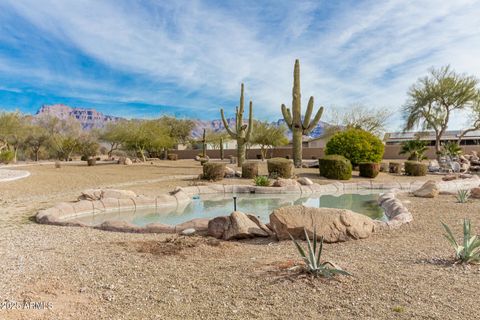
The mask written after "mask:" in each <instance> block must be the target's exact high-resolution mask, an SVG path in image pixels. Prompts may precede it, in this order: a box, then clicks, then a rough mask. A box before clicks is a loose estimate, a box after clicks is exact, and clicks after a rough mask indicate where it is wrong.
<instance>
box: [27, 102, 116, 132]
mask: <svg viewBox="0 0 480 320" xmlns="http://www.w3.org/2000/svg"><path fill="white" fill-rule="evenodd" d="M35 115H36V116H41V115H50V116H55V117H57V118H59V119H67V118H70V117H72V118H75V119H77V120H78V122H80V124H81V125H82V128H83V129H84V130H91V129H102V128H103V127H105V126H106V125H107V123H110V122H117V121H120V120H123V118H120V117H114V116H109V115H105V114H103V113H101V112H98V111H97V110H95V109H87V108H75V107H70V106H67V105H64V104H52V105H43V106H42V107H41V108H40V109H38V111H37V113H36V114H35Z"/></svg>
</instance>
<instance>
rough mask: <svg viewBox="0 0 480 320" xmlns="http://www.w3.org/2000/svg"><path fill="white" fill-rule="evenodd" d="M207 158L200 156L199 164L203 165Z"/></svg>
mask: <svg viewBox="0 0 480 320" xmlns="http://www.w3.org/2000/svg"><path fill="white" fill-rule="evenodd" d="M208 160H209V159H208V158H200V164H201V165H202V166H203V165H204V164H205V163H207V162H208Z"/></svg>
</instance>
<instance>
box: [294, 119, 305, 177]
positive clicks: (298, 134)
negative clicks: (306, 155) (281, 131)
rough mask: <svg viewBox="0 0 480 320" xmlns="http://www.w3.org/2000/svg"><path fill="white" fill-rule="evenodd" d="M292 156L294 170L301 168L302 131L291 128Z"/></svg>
mask: <svg viewBox="0 0 480 320" xmlns="http://www.w3.org/2000/svg"><path fill="white" fill-rule="evenodd" d="M292 133H293V136H292V156H293V164H294V165H295V167H296V168H301V167H302V137H303V134H302V129H301V128H292Z"/></svg>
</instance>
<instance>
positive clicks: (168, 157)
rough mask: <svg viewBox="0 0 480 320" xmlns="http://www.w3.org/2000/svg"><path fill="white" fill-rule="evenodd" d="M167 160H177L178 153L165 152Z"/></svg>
mask: <svg viewBox="0 0 480 320" xmlns="http://www.w3.org/2000/svg"><path fill="white" fill-rule="evenodd" d="M167 160H173V161H175V160H178V154H176V153H169V154H167Z"/></svg>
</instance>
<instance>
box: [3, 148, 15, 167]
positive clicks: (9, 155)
mask: <svg viewBox="0 0 480 320" xmlns="http://www.w3.org/2000/svg"><path fill="white" fill-rule="evenodd" d="M14 158H15V153H14V152H13V151H11V150H6V151H2V152H1V153H0V163H4V164H9V163H10V162H12V161H13V159H14Z"/></svg>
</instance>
